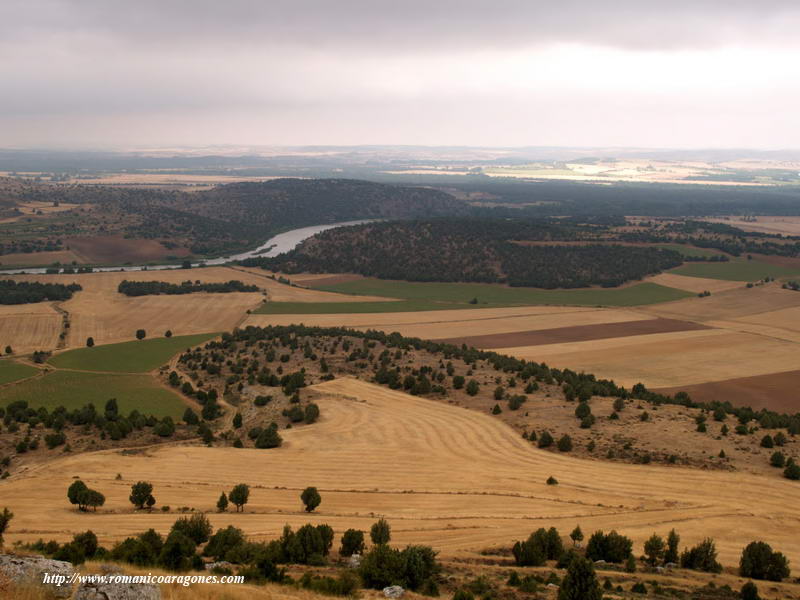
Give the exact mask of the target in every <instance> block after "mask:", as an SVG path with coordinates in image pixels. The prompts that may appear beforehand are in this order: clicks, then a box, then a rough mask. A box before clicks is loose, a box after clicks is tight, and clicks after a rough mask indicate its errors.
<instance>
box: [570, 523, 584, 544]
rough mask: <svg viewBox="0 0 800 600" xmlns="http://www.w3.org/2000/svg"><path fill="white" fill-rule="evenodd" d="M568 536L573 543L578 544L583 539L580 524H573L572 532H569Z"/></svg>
mask: <svg viewBox="0 0 800 600" xmlns="http://www.w3.org/2000/svg"><path fill="white" fill-rule="evenodd" d="M569 538H570V539H571V540H572V544H573V545H575V546H578V545H580V543H581V542H582V541H583V531H581V526H580V525H576V526H575V529H573V530H572V533H570V534H569Z"/></svg>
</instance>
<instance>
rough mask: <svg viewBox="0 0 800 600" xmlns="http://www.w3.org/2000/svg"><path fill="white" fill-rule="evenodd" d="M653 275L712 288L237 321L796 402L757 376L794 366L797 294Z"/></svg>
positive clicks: (707, 394)
mask: <svg viewBox="0 0 800 600" xmlns="http://www.w3.org/2000/svg"><path fill="white" fill-rule="evenodd" d="M658 277H662V278H663V277H668V278H670V283H672V284H673V285H676V287H679V286H681V285H683V286H684V287H687V286H686V285H685V282H687V281H695V282H698V283H699V287H698V288H697V289H709V288H712V290H709V291H712V295H711V296H710V297H705V298H698V297H696V296H693V297H690V298H685V299H682V300H678V301H675V302H668V303H662V304H655V305H649V306H641V307H631V308H597V307H591V308H590V307H565V306H561V307H557V306H529V307H509V308H483V309H481V310H456V309H452V310H438V311H430V310H429V311H422V312H397V313H384V314H372V313H366V312H365V313H360V314H359V313H354V314H310V313H302V307H298V308H297V312H296V313H295V314H253V315H250V316H249V317H248V319H247V320H246V321H245V324H247V325H251V324H252V325H267V324H275V325H288V324H291V323H304V324H306V325H320V326H340V325H341V326H346V327H352V328H355V329H362V330H364V329H378V330H383V331H387V332H392V331H398V332H400V333H402V334H403V335H405V336H411V337H420V338H424V339H438V340H442V339H447V340H452V341H453V342H456V343H468V344H475V345H477V346H478V347H483V348H495V349H499V350H500V351H501V352H503V353H506V354H513V355H516V356H520V357H523V358H529V359H531V360H535V361H544V362H547V363H548V364H552V365H554V366H558V367H567V368H571V369H576V370H581V369H583V370H586V371H587V372H593V373H595V374H597V375H598V376H601V377H608V378H613V379H614V380H616V381H617V382H618V383H622V384H625V385H633V384H635V383H638V382H642V383H644V384H645V385H647V386H648V387H651V388H661V387H668V388H671V389H673V390H677V389H680V388H681V387H682V386H687V385H691V386H697V385H702V384H704V383H713V382H724V381H726V380H728V379H732V378H737V379H738V378H742V377H754V378H755V379H753V380H752V381H749V382H748V384H747V386H745V387H743V388H742V390H741V393H738V392H737V390H738V388H737V386H735V385H726V386H725V387H724V388H720V387H716V386H712V387H710V388H709V389H708V390H704V391H700V390H699V388H695V387H693V388H692V389H694V390H697V393H698V394H699V396H698V397H702V398H703V399H717V400H722V401H726V400H727V401H731V402H733V403H735V404H740V405H746V404H747V403H748V402H749V401H750V400H751V399H753V398H756V399H758V405H759V406H771V407H772V408H774V409H775V410H788V411H790V412H795V411H796V410H798V408H800V407H798V406H797V405H796V404H795V402H794V401H793V400H791V399H792V398H794V392H795V391H796V386H794V385H793V384H791V380H790V379H786V378H785V377H780V378H777V379H776V380H775V381H772V380H769V379H767V378H762V377H764V376H767V375H769V374H770V373H781V372H785V371H793V370H796V369H800V348H799V347H798V345H797V344H800V326H798V324H797V323H798V322H800V293H797V292H793V291H789V290H784V289H781V287H780V285H779V284H778V283H770V284H767V285H758V286H755V287H753V288H746V287H745V286H743V285H742V284H741V283H740V282H725V281H716V283H717V284H720V287H719V288H713V286H712V285H710V284H713V283H714V282H715V280H709V279H699V278H694V277H684V276H678V275H673V274H663V275H659V276H658ZM676 280H677V281H676ZM664 283H667V281H666V280H665V281H664ZM713 289H719V290H720V291H713ZM653 327H656V329H655V330H653V329H650V328H653ZM559 329H560V330H561V331H560V332H559V331H558V330H559ZM692 330H695V331H692ZM484 336H487V337H484ZM559 336H561V337H559ZM523 338H525V339H523ZM515 340H516V341H515ZM767 382H769V383H768V384H767ZM778 384H782V385H778ZM755 388H759V389H755ZM770 398H771V400H770ZM787 399H789V400H788V401H787Z"/></svg>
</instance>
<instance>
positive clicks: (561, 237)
mask: <svg viewBox="0 0 800 600" xmlns="http://www.w3.org/2000/svg"><path fill="white" fill-rule="evenodd" d="M585 235H586V232H585V231H584V230H583V229H581V228H578V227H574V226H570V225H559V224H555V223H550V222H546V221H531V220H517V221H505V220H485V219H466V218H465V219H437V220H431V221H405V222H382V223H368V224H364V225H359V226H354V227H342V228H337V229H333V230H328V231H324V232H322V233H320V234H317V235H316V236H314V237H313V238H310V239H309V240H306V241H305V242H304V243H302V244H301V245H300V246H298V248H296V249H295V250H293V251H291V252H288V253H286V254H283V255H281V256H278V257H275V258H266V257H261V258H254V259H248V260H247V261H245V262H244V264H246V265H248V266H262V267H263V268H265V269H271V270H276V271H282V272H285V273H298V272H304V271H307V272H312V273H326V272H327V273H342V272H344V273H358V274H360V275H365V276H369V277H377V278H380V279H398V280H406V281H441V282H475V283H507V284H508V285H510V286H513V287H521V286H527V287H539V288H546V289H553V288H579V287H588V286H592V285H599V286H602V287H616V286H619V285H621V284H623V283H625V282H626V281H631V280H636V279H641V278H643V277H645V276H646V275H650V274H653V273H657V272H660V271H662V270H664V269H669V268H672V267H676V266H678V265H680V264H681V262H682V259H681V256H680V255H679V254H678V253H677V252H674V251H672V250H665V249H661V248H652V247H635V246H620V245H615V244H603V243H596V244H588V245H558V244H557V242H558V241H565V240H577V239H582V238H583V237H585ZM515 240H536V241H542V240H544V241H553V242H554V244H553V245H535V246H522V245H519V244H515V243H513V241H515Z"/></svg>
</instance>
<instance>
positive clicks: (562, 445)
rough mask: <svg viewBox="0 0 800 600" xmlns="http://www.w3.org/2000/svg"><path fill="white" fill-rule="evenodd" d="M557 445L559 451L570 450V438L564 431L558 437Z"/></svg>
mask: <svg viewBox="0 0 800 600" xmlns="http://www.w3.org/2000/svg"><path fill="white" fill-rule="evenodd" d="M557 446H558V449H559V450H560V451H561V452H570V451H571V450H572V438H571V437H569V436H568V435H567V434H566V433H565V434H564V435H562V436H561V437H560V438H559V439H558V444H557Z"/></svg>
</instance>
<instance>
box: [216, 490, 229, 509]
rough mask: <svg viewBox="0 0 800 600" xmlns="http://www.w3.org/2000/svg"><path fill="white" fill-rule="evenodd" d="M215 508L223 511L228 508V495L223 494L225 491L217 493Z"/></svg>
mask: <svg viewBox="0 0 800 600" xmlns="http://www.w3.org/2000/svg"><path fill="white" fill-rule="evenodd" d="M217 510H218V511H219V512H225V511H226V510H228V496H226V495H225V492H222V493H221V494H220V495H219V500H217Z"/></svg>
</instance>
